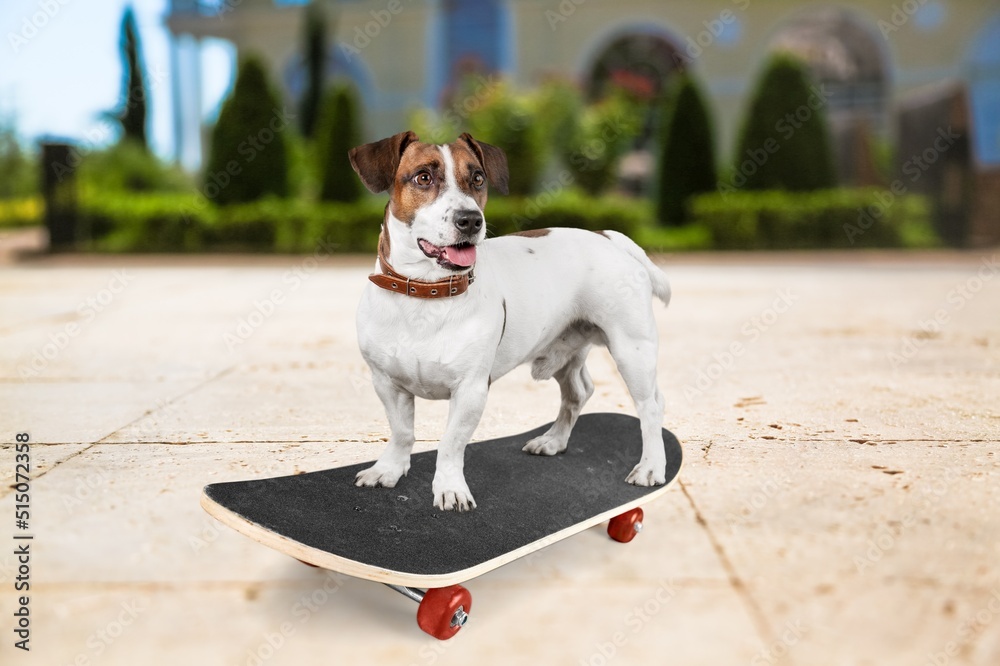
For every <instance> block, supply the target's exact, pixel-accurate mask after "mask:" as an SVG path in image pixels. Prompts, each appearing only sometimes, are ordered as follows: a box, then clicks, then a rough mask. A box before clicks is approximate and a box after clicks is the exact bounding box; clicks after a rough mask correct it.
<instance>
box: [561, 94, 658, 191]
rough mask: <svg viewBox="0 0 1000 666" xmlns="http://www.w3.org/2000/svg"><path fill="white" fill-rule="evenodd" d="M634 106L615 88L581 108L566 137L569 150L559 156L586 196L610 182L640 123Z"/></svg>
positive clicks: (604, 188)
mask: <svg viewBox="0 0 1000 666" xmlns="http://www.w3.org/2000/svg"><path fill="white" fill-rule="evenodd" d="M641 122H642V121H641V116H640V113H639V108H638V106H637V105H636V104H635V103H634V101H633V100H632V99H631V97H630V96H629V95H628V94H627V93H625V92H623V91H617V92H615V93H612V94H611V95H609V96H608V97H606V98H605V99H603V100H602V101H600V102H597V103H596V104H592V105H590V106H588V107H587V108H585V109H584V110H583V111H582V113H581V114H580V116H579V119H578V122H577V125H576V127H575V128H574V132H573V134H572V137H571V139H570V143H569V149H570V150H569V152H568V153H564V154H563V155H562V156H561V157H562V160H563V162H564V163H565V164H566V167H567V168H568V169H569V171H570V174H571V175H572V176H573V182H574V183H575V184H576V185H577V186H578V187H580V188H581V189H582V190H584V191H585V192H587V193H588V194H590V195H593V196H596V195H598V194H601V193H602V192H604V191H605V190H607V189H608V188H609V187H611V186H612V185H614V183H615V176H616V174H617V168H618V160H619V159H620V158H621V156H622V153H624V152H625V150H626V148H628V146H629V144H631V143H632V141H633V140H634V139H635V136H636V134H637V132H638V131H639V129H640V126H641Z"/></svg>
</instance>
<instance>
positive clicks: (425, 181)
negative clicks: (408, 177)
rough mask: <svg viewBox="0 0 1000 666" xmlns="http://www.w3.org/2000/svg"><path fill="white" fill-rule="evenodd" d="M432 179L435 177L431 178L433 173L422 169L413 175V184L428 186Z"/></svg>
mask: <svg viewBox="0 0 1000 666" xmlns="http://www.w3.org/2000/svg"><path fill="white" fill-rule="evenodd" d="M432 181H433V178H431V175H430V174H429V173H427V172H426V171H421V172H420V173H418V174H417V175H416V176H414V177H413V184H414V185H416V186H417V187H427V186H428V185H430V184H431V182H432Z"/></svg>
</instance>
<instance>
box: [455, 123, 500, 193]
mask: <svg viewBox="0 0 1000 666" xmlns="http://www.w3.org/2000/svg"><path fill="white" fill-rule="evenodd" d="M458 138H459V139H461V140H462V141H465V142H466V143H467V144H469V148H472V152H474V153H475V154H476V157H477V158H479V163H480V164H482V165H483V171H485V172H486V179H487V180H488V181H490V186H491V187H495V188H496V189H497V191H498V192H499V193H500V194H507V182H508V181H509V180H510V172H509V171H508V170H507V155H506V153H504V152H503V151H502V150H501V149H499V148H497V147H496V146H491V145H490V144H488V143H483V142H482V141H476V140H475V139H473V138H472V135H471V134H469V133H468V132H464V133H463V134H462V136H460V137H458Z"/></svg>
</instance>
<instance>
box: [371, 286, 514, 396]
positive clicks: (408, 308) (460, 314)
mask: <svg viewBox="0 0 1000 666" xmlns="http://www.w3.org/2000/svg"><path fill="white" fill-rule="evenodd" d="M386 297H388V298H386ZM403 299H405V300H403ZM483 324H484V322H481V321H479V320H478V319H477V318H476V317H472V316H470V312H469V309H468V308H466V307H463V306H462V305H461V304H459V302H458V301H457V300H456V299H439V300H418V299H410V298H407V297H403V296H399V295H397V294H390V293H385V294H382V293H373V294H370V295H368V296H366V297H365V298H363V299H362V301H361V305H360V307H359V310H358V343H359V345H360V347H361V353H362V355H363V356H364V358H365V360H366V361H367V362H368V364H369V365H370V366H371V367H372V369H373V370H374V371H378V372H382V373H384V374H385V375H388V376H389V377H391V378H392V379H393V381H394V382H395V383H396V384H398V385H399V386H401V387H403V388H404V389H406V390H407V391H409V392H410V393H412V394H414V395H416V396H419V397H421V398H426V399H431V400H441V399H447V398H449V397H450V396H451V393H452V391H453V390H454V389H455V388H457V387H458V386H459V385H460V384H461V383H462V381H463V380H465V379H467V378H468V377H469V376H470V375H475V374H481V373H482V371H483V370H484V368H482V367H481V366H483V364H484V363H485V364H487V368H486V369H485V372H487V373H488V364H489V363H490V362H491V358H487V355H486V354H485V353H484V352H485V351H486V350H487V349H488V345H489V344H490V338H491V334H490V330H489V329H490V327H489V326H488V325H485V326H484V325H483ZM494 345H495V342H494ZM477 371H478V373H477Z"/></svg>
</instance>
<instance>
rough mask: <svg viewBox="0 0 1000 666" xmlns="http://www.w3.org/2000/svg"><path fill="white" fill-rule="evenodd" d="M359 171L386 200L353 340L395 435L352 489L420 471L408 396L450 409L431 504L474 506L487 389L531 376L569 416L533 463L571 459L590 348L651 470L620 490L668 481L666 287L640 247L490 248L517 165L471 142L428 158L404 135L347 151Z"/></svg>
mask: <svg viewBox="0 0 1000 666" xmlns="http://www.w3.org/2000/svg"><path fill="white" fill-rule="evenodd" d="M350 159H351V166H353V167H354V170H355V171H356V172H357V173H358V176H360V178H361V181H362V182H363V183H364V185H365V187H367V188H368V189H369V190H370V191H372V192H374V193H379V192H385V191H388V192H389V193H390V194H389V202H388V204H387V205H386V208H385V217H384V220H383V222H382V232H381V234H380V236H379V247H378V261H377V263H376V268H375V271H376V272H375V273H373V274H372V275H371V276H369V280H370V283H369V284H368V285H367V288H366V289H365V291H364V294H363V295H362V297H361V303H360V305H359V306H358V317H357V327H358V342H359V344H360V347H361V353H362V355H363V356H364V358H365V361H366V362H367V363H368V365H369V366H370V367H371V371H372V380H373V382H374V385H375V391H376V392H377V393H378V396H379V398H380V399H381V400H382V403H383V404H384V405H385V411H386V416H387V417H388V420H389V426H390V428H391V436H390V437H389V443H388V446H386V448H385V451H383V453H382V455H381V456H380V457H379V459H378V461H377V462H376V463H375V464H374V465H373V466H372V467H369V468H368V469H366V470H364V471H362V472H359V473H358V475H357V480H356V485H358V486H385V487H388V488H392V487H394V486H395V485H396V483H397V482H398V481H399V479H400V477H402V476H404V475H405V474H406V473H407V471H408V470H409V468H410V451H411V450H412V448H413V442H414V435H413V398H414V396H420V397H421V398H425V399H428V400H448V401H449V411H448V422H447V426H446V428H445V432H444V436H443V437H442V438H441V442H440V445H439V447H438V452H437V465H436V469H435V473H434V480H433V483H432V490H433V493H434V506H435V507H437V508H439V509H442V510H451V509H456V510H458V511H467V510H470V509H473V508H475V506H476V502H475V500H474V499H473V498H472V493H471V492H470V490H469V486H468V485H467V484H466V482H465V474H464V463H465V460H464V457H465V447H466V445H467V444H468V443H469V439H470V438H471V437H472V434H473V431H474V430H475V429H476V426H477V425H478V424H479V420H480V418H481V417H482V414H483V409H484V408H485V406H486V394H487V392H488V390H489V387H490V384H491V383H492V382H493V381H494V380H496V379H499V378H500V377H502V376H504V375H505V374H507V373H508V372H510V371H511V370H513V369H514V368H515V367H517V366H519V365H521V364H523V363H531V364H532V365H531V375H532V377H534V378H535V379H548V378H550V377H555V378H556V381H558V382H559V388H560V391H561V394H562V403H561V405H560V407H559V415H558V417H557V418H556V421H555V423H553V425H552V427H551V428H550V429H549V430H548V432H546V433H545V434H543V435H541V436H540V437H536V438H535V439H533V440H531V441H529V442H528V443H527V445H525V447H524V451H526V452H528V453H532V454H535V455H544V456H551V455H555V454H557V453H561V452H562V451H565V450H566V444H567V441H568V439H569V435H570V431H571V430H572V429H573V425H574V424H575V423H576V420H577V417H578V416H579V415H580V410H581V409H582V408H583V405H584V403H585V402H586V401H587V399H588V398H589V397H590V396H591V395H592V394H593V392H594V385H593V382H592V381H591V379H590V375H589V373H588V372H587V368H586V366H585V362H586V359H587V353H588V352H589V350H590V347H591V345H594V344H600V345H605V346H606V347H607V348H608V350H609V352H610V353H611V356H612V357H613V358H614V360H615V363H616V364H617V366H618V371H619V372H620V373H621V376H622V378H623V379H624V380H625V384H626V386H627V387H628V390H629V393H630V394H631V396H632V400H633V401H634V402H635V408H636V411H637V412H638V415H639V419H640V421H641V427H642V456H641V458H640V459H639V462H638V464H637V465H636V466H635V468H634V469H633V470H632V472H631V473H630V474H629V475H628V477H627V478H626V479H625V481H627V482H628V483H632V484H635V485H638V486H653V485H659V484H662V483H664V482H665V468H666V459H665V456H664V449H663V439H662V435H661V432H660V428H661V424H662V421H663V396H662V395H661V394H660V390H659V388H658V387H657V384H656V357H657V349H658V346H659V345H658V343H659V341H658V339H657V330H656V323H655V321H654V319H653V309H652V297H653V296H656V297H657V298H659V299H660V300H661V301H663V303H664V304H666V303H668V302H669V300H670V287H669V285H668V283H667V279H666V276H665V275H664V274H663V273H662V272H661V271H660V269H659V268H657V267H656V266H655V265H654V264H653V262H652V261H650V260H649V258H648V257H647V256H646V254H645V253H644V252H643V251H642V249H640V248H639V246H638V245H636V244H635V243H633V242H632V241H631V240H629V238H628V237H626V236H624V235H622V234H620V233H617V232H614V231H604V232H598V233H594V232H591V231H584V230H581V229H541V230H535V231H526V232H522V233H519V234H511V235H509V236H502V237H499V238H490V239H488V240H487V239H486V224H485V220H484V218H483V208H484V207H485V206H486V184H487V182H489V184H490V185H491V186H493V187H494V188H496V189H497V190H499V191H500V192H501V193H503V194H506V193H507V179H508V171H507V157H506V155H505V154H504V152H503V151H502V150H500V149H499V148H497V147H495V146H491V145H489V144H487V143H483V142H481V141H476V140H475V139H473V138H472V137H471V136H470V135H469V134H462V136H461V137H459V138H458V140H457V141H455V142H453V143H450V144H447V145H432V144H427V143H422V142H420V140H419V139H418V138H417V136H416V135H415V134H414V133H413V132H402V133H400V134H397V135H395V136H392V137H389V138H387V139H382V140H381V141H376V142H375V143H369V144H366V145H363V146H359V147H357V148H354V149H352V150H351V151H350ZM473 268H474V269H475V274H474V275H473Z"/></svg>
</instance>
